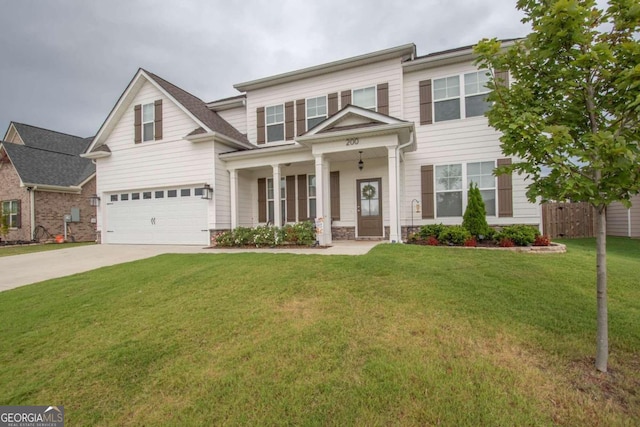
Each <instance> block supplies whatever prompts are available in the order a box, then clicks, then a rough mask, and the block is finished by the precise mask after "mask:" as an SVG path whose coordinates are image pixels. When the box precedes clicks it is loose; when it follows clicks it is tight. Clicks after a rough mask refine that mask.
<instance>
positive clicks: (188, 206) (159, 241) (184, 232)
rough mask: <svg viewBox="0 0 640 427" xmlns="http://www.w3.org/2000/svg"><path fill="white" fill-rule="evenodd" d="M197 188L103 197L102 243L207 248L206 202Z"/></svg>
mask: <svg viewBox="0 0 640 427" xmlns="http://www.w3.org/2000/svg"><path fill="white" fill-rule="evenodd" d="M201 191H202V189H201V188H171V189H166V188H165V189H152V190H141V191H137V190H136V191H127V192H119V193H117V194H114V193H111V194H107V195H106V199H107V203H106V218H105V223H106V224H105V225H106V227H105V231H106V233H103V239H104V243H120V244H154V245H169V244H170V245H208V244H209V230H208V227H207V214H208V204H209V200H206V199H202V197H201V195H202V192H201Z"/></svg>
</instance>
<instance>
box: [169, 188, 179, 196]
mask: <svg viewBox="0 0 640 427" xmlns="http://www.w3.org/2000/svg"><path fill="white" fill-rule="evenodd" d="M167 197H178V190H169V191H167Z"/></svg>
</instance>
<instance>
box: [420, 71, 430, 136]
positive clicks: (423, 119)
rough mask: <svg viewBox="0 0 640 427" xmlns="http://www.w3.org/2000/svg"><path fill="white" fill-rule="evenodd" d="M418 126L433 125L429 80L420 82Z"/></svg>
mask: <svg viewBox="0 0 640 427" xmlns="http://www.w3.org/2000/svg"><path fill="white" fill-rule="evenodd" d="M419 95H420V124H421V125H430V124H432V123H433V104H432V98H431V80H423V81H421V82H420V88H419Z"/></svg>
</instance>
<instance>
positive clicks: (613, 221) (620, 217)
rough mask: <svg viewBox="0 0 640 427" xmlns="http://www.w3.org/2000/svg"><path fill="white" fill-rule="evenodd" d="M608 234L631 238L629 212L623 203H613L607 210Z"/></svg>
mask: <svg viewBox="0 0 640 427" xmlns="http://www.w3.org/2000/svg"><path fill="white" fill-rule="evenodd" d="M607 234H608V235H609V236H624V237H627V236H629V210H628V209H627V208H625V207H624V206H623V205H622V203H612V204H611V205H610V206H609V207H608V208H607Z"/></svg>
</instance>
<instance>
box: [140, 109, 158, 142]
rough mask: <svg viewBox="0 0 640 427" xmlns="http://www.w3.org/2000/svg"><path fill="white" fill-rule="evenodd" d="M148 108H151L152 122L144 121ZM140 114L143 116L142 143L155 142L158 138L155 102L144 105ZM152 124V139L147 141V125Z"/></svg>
mask: <svg viewBox="0 0 640 427" xmlns="http://www.w3.org/2000/svg"><path fill="white" fill-rule="evenodd" d="M146 106H151V113H152V114H151V116H152V117H151V120H148V121H146V122H145V121H144V107H146ZM140 114H141V115H142V118H141V120H140V121H141V122H142V142H147V141H153V140H154V139H155V137H156V126H155V121H156V105H155V103H153V102H147V103H146V104H142V107H141V111H140ZM149 123H151V138H149V139H145V132H144V129H145V125H146V124H149Z"/></svg>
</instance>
